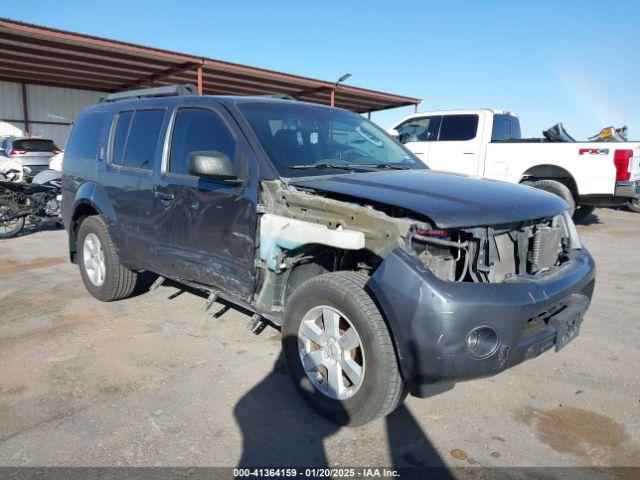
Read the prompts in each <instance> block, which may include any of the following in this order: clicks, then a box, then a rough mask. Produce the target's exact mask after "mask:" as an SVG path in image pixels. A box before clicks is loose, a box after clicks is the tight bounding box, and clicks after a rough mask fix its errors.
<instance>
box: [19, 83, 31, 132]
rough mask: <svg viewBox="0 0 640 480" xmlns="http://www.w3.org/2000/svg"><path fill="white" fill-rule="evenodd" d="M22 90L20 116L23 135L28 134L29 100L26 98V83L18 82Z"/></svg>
mask: <svg viewBox="0 0 640 480" xmlns="http://www.w3.org/2000/svg"><path fill="white" fill-rule="evenodd" d="M20 87H21V90H22V116H23V117H24V136H25V137H28V136H29V129H30V128H29V100H28V98H27V84H26V83H24V82H22V83H20Z"/></svg>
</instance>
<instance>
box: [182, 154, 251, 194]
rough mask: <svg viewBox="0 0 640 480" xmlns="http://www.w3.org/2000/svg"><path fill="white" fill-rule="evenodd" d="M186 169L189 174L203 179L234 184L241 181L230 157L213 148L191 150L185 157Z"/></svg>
mask: <svg viewBox="0 0 640 480" xmlns="http://www.w3.org/2000/svg"><path fill="white" fill-rule="evenodd" d="M187 169H188V170H189V173H190V174H191V175H196V176H198V177H203V178H205V179H210V180H216V181H222V182H225V183H231V184H235V185H239V184H241V183H242V180H240V179H238V174H237V173H236V169H235V167H234V166H233V163H232V162H231V159H230V158H229V157H228V156H226V155H225V154H224V153H222V152H218V151H215V150H211V151H204V152H191V153H190V154H189V157H188V158H187Z"/></svg>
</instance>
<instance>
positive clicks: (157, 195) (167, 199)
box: [153, 190, 173, 202]
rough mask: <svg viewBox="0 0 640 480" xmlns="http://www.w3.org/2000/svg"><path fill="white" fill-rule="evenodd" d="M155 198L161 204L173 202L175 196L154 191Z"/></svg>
mask: <svg viewBox="0 0 640 480" xmlns="http://www.w3.org/2000/svg"><path fill="white" fill-rule="evenodd" d="M153 196H154V197H155V198H157V199H158V200H160V201H161V202H170V201H171V200H173V194H172V193H165V192H161V191H159V190H154V191H153Z"/></svg>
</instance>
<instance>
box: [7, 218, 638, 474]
mask: <svg viewBox="0 0 640 480" xmlns="http://www.w3.org/2000/svg"><path fill="white" fill-rule="evenodd" d="M579 230H580V233H581V235H582V239H583V242H584V243H585V244H586V245H587V247H588V248H589V249H590V251H591V252H592V254H593V256H594V257H595V259H596V262H597V264H598V283H597V287H596V293H595V297H594V300H593V303H592V306H591V309H590V311H589V313H588V315H587V317H586V319H585V322H584V324H583V327H582V333H581V335H580V336H579V337H578V339H577V340H576V341H574V342H573V343H572V344H571V345H569V346H567V347H566V348H565V349H564V350H562V351H561V352H559V353H557V354H555V353H547V354H545V355H543V356H541V357H539V358H537V359H534V360H532V361H529V362H526V363H524V364H521V365H519V366H517V367H515V368H513V369H511V370H508V371H506V372H504V373H502V374H500V375H498V376H496V377H492V378H488V379H483V380H477V381H471V382H465V383H460V384H458V385H457V386H456V387H455V388H454V389H453V390H451V391H449V392H446V393H444V394H442V395H439V396H436V397H432V398H429V399H424V400H420V399H416V398H408V399H407V401H406V402H405V404H404V406H402V407H401V408H399V409H398V410H397V411H396V412H395V413H394V414H392V415H391V416H389V417H388V418H386V419H383V420H380V421H377V422H375V423H372V424H369V425H366V426H364V427H359V428H351V429H349V428H339V427H337V426H335V425H333V424H331V423H329V422H327V421H325V420H324V419H322V418H321V417H319V416H318V415H316V414H314V413H313V412H312V411H311V410H310V409H309V408H307V407H306V405H305V404H304V403H303V402H302V401H301V399H300V398H299V397H298V395H297V393H296V392H295V391H294V389H293V387H292V385H291V384H290V382H289V379H288V376H287V373H286V370H285V368H284V366H283V363H282V360H281V358H280V344H279V340H280V336H279V333H278V332H277V331H276V330H273V329H270V328H269V329H267V330H265V331H264V332H263V333H262V334H261V335H260V336H255V335H253V334H251V333H250V332H249V331H248V330H246V328H245V325H246V323H247V321H248V317H247V316H246V315H245V314H244V313H242V312H240V311H237V310H235V309H234V308H229V307H228V306H226V305H223V304H216V305H214V306H213V308H212V310H211V311H210V313H209V314H204V313H202V306H203V298H201V297H199V296H197V295H194V294H192V293H188V292H182V291H181V290H180V289H179V288H178V287H176V286H162V287H160V288H158V289H157V290H155V291H154V292H150V293H141V294H140V295H138V296H136V297H134V298H130V299H128V300H124V301H120V302H115V303H109V304H107V303H100V302H98V301H97V300H94V299H93V298H92V297H90V296H89V295H88V293H87V292H86V291H85V289H84V287H83V285H82V282H81V280H80V276H79V273H78V271H77V268H76V267H75V266H74V265H72V264H70V263H68V261H67V253H66V234H65V232H64V231H61V230H46V231H37V232H27V234H25V235H24V236H22V237H20V238H17V239H13V240H8V241H3V242H2V243H1V246H0V306H1V313H0V365H1V367H0V465H4V466H23V465H31V466H43V465H51V466H52V465H58V466H119V465H126V466H159V465H163V466H165V465H167V466H192V465H197V466H237V465H262V466H267V465H274V466H278V465H282V464H297V465H314V466H321V465H331V466H339V465H340V466H371V465H377V466H394V467H400V466H421V465H447V466H475V465H481V466H593V465H601V466H640V370H639V365H640V322H639V317H638V311H639V307H640V297H639V296H638V290H637V280H638V278H640V257H638V251H640V215H638V214H633V213H630V212H623V211H612V210H604V209H599V210H596V212H595V215H592V216H590V217H589V218H588V219H587V220H586V221H585V222H583V223H582V224H581V225H580V226H579Z"/></svg>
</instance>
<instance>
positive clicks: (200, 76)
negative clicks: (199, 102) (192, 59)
mask: <svg viewBox="0 0 640 480" xmlns="http://www.w3.org/2000/svg"><path fill="white" fill-rule="evenodd" d="M203 63H204V62H200V63H199V64H198V94H199V95H202V64H203Z"/></svg>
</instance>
